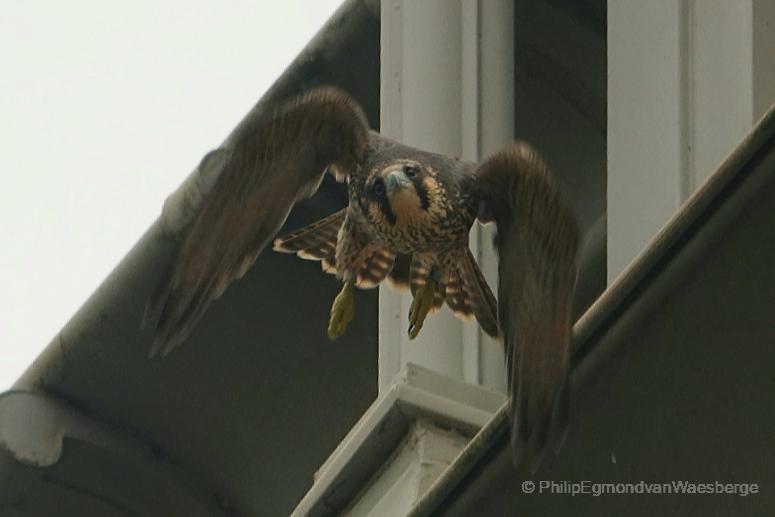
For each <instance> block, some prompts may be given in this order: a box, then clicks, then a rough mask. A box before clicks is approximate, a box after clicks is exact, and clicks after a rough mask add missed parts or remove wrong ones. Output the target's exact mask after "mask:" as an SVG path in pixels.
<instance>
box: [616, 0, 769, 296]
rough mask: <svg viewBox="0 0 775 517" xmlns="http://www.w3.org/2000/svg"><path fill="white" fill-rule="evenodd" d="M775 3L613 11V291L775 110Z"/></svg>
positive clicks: (622, 1)
mask: <svg viewBox="0 0 775 517" xmlns="http://www.w3.org/2000/svg"><path fill="white" fill-rule="evenodd" d="M773 56H775V2H772V1H771V0H737V1H734V2H729V1H726V0H655V1H648V2H643V1H640V0H617V1H616V2H609V3H608V282H609V283H610V282H611V281H612V280H613V279H614V278H616V276H618V275H619V273H621V271H622V270H623V269H624V268H625V267H626V266H627V264H628V263H629V262H630V260H632V259H633V258H634V257H635V256H636V255H637V254H638V253H639V252H640V250H641V249H643V248H644V246H645V245H646V244H647V242H648V241H649V240H650V239H651V237H652V236H653V235H654V234H655V233H656V232H657V231H658V230H659V229H660V228H661V227H662V225H663V224H664V223H665V222H666V221H667V220H668V218H669V217H670V216H672V215H673V213H675V211H676V210H677V209H678V208H679V207H680V206H681V204H682V203H683V202H684V201H685V200H686V198H687V197H688V196H689V195H690V194H691V193H692V192H693V191H694V190H695V189H696V188H697V187H698V186H700V185H701V184H702V183H703V182H704V181H705V179H707V177H708V176H709V175H710V174H712V173H713V172H714V170H715V169H716V167H717V166H718V165H719V164H720V162H721V160H723V159H724V157H725V156H726V155H727V154H729V152H730V151H731V150H732V149H733V147H734V146H735V145H736V144H737V143H738V142H739V141H740V139H741V138H742V137H743V135H745V134H746V133H747V132H748V130H749V129H750V128H751V127H752V126H753V124H754V123H755V122H756V120H757V119H758V118H759V117H760V116H761V115H762V114H763V113H764V111H765V110H766V109H767V108H768V107H769V106H770V104H772V102H773V101H775V58H774V57H773Z"/></svg>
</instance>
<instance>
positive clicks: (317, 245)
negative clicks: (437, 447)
mask: <svg viewBox="0 0 775 517" xmlns="http://www.w3.org/2000/svg"><path fill="white" fill-rule="evenodd" d="M225 151H226V153H227V155H226V158H225V162H224V163H225V165H224V166H223V169H222V172H221V174H220V176H219V177H218V179H217V181H216V183H215V185H214V186H213V188H212V190H211V192H210V193H209V194H208V195H207V197H206V198H205V199H204V201H203V204H202V206H201V209H200V210H199V212H198V214H197V215H196V216H195V218H194V220H193V221H192V223H191V224H190V226H189V228H188V229H187V231H186V234H185V237H184V240H183V242H182V244H181V247H180V249H179V251H178V254H177V256H176V258H175V260H174V263H173V264H172V267H171V269H170V270H169V272H168V274H166V275H165V276H164V278H162V280H161V282H160V284H159V286H158V288H157V289H156V291H155V293H154V294H153V295H152V297H151V299H150V300H149V302H148V307H147V311H146V321H151V322H152V323H154V324H155V335H154V341H153V345H152V348H151V355H155V354H159V353H160V354H167V353H169V352H170V350H172V349H173V348H175V347H176V346H177V345H179V344H180V343H181V342H182V341H184V340H185V338H186V337H187V336H188V334H189V333H190V332H191V330H192V328H193V327H194V325H195V324H196V322H197V321H198V320H199V318H200V317H201V316H202V314H203V313H204V312H205V310H206V309H207V307H208V305H209V304H210V302H212V301H213V300H215V299H216V298H218V297H219V296H220V295H221V294H222V293H223V291H224V290H225V289H226V288H227V286H228V285H229V284H230V283H231V282H232V281H233V280H235V279H238V278H240V277H242V276H243V275H244V274H245V272H246V271H247V270H248V269H249V268H250V266H251V265H252V264H253V262H254V261H255V259H256V257H257V255H258V254H259V253H261V251H262V250H263V249H264V248H265V247H266V246H267V244H268V243H269V242H270V240H271V239H272V238H274V237H275V236H276V234H277V232H278V231H279V229H280V227H281V226H282V224H283V223H284V221H285V220H286V218H287V217H288V213H289V211H290V210H291V208H292V207H293V205H294V204H295V203H296V201H298V200H299V199H301V198H304V197H309V196H311V195H313V194H314V193H315V192H316V191H317V189H318V186H319V185H320V182H321V181H322V179H323V176H324V174H325V173H329V174H333V175H334V177H335V178H336V179H337V180H338V181H341V182H345V183H346V184H347V191H348V198H349V203H348V206H347V207H346V208H344V209H343V210H340V211H339V212H336V213H334V214H332V215H330V216H328V217H326V218H324V219H322V220H320V221H318V222H316V223H314V224H312V225H310V226H308V227H306V228H303V229H301V230H299V231H296V232H294V233H291V234H289V235H285V236H281V237H279V238H275V240H274V249H275V250H277V251H281V252H287V253H296V254H297V255H299V256H301V257H303V258H309V259H315V260H319V261H321V263H322V268H323V270H325V271H326V272H328V273H332V274H334V275H336V277H337V278H339V279H340V280H341V282H342V289H341V291H340V292H339V294H338V295H337V296H336V298H335V299H334V302H333V305H332V308H331V315H330V320H329V326H328V335H329V337H331V338H332V339H333V338H336V337H338V336H340V335H342V334H343V333H344V332H345V329H346V327H347V324H348V322H350V321H351V320H352V318H353V315H354V314H353V305H354V304H353V288H354V287H360V288H370V287H375V286H376V285H378V284H379V283H381V282H382V281H383V280H387V281H388V282H389V283H390V284H392V285H393V286H395V287H398V288H409V289H410V290H411V292H412V294H413V302H412V305H411V308H410V310H409V315H408V318H409V323H408V332H409V335H410V337H412V338H413V337H415V336H417V334H418V333H419V332H420V329H421V328H422V325H423V321H424V320H425V318H426V316H427V315H428V314H429V313H431V312H432V311H435V310H437V309H439V308H440V307H441V305H442V304H444V303H446V304H447V306H448V307H449V308H450V309H451V310H452V311H453V312H454V313H455V314H456V315H458V316H459V317H462V318H471V317H475V318H476V320H477V321H478V322H479V324H480V326H481V327H482V329H483V330H484V331H485V332H486V333H487V334H489V335H491V336H494V337H496V338H498V339H502V340H503V343H504V348H505V353H506V359H507V361H506V362H507V368H508V385H509V396H510V415H511V416H510V419H511V426H512V433H511V437H512V438H511V443H512V451H513V456H514V461H515V464H517V465H518V466H520V467H521V468H522V469H525V470H526V471H527V472H530V473H532V472H534V471H535V470H536V468H537V467H538V466H539V465H540V463H541V461H542V459H543V457H544V452H545V450H546V449H547V445H548V444H549V441H550V435H554V430H555V429H558V428H559V429H562V428H564V423H565V421H566V420H567V410H568V371H569V358H570V333H571V301H572V297H573V291H574V286H575V282H576V253H577V246H578V230H577V227H576V224H575V222H574V220H573V218H572V217H571V215H570V214H569V212H568V211H567V210H566V208H565V207H564V206H563V204H562V202H561V200H560V196H559V192H558V188H557V185H556V182H555V180H554V178H553V176H552V174H551V172H550V171H549V169H548V167H547V166H546V164H545V163H544V162H543V160H542V159H541V157H540V156H539V155H538V154H537V152H536V151H535V150H534V149H533V148H531V147H530V146H529V145H528V144H525V143H521V142H516V143H513V144H511V145H509V146H508V147H506V148H505V149H503V150H501V151H500V152H498V153H496V154H494V155H493V156H491V157H489V158H488V159H486V160H484V161H483V162H481V163H479V164H476V163H469V162H466V161H462V160H459V159H457V158H450V157H447V156H443V155H439V154H434V153H430V152H425V151H422V150H419V149H415V148H412V147H409V146H406V145H402V144H400V143H398V142H395V141H392V140H390V139H387V138H385V137H383V136H381V135H380V134H379V133H376V132H374V131H370V130H369V126H368V124H367V121H366V118H365V116H364V114H363V112H362V110H361V108H360V107H359V106H358V105H357V104H356V102H355V101H354V100H353V99H351V98H350V97H349V96H348V95H347V94H345V93H344V92H342V91H340V90H338V89H335V88H330V87H329V88H319V89H315V90H313V91H311V92H309V93H307V94H306V95H303V96H301V97H298V98H296V99H294V100H291V101H288V102H286V103H284V104H282V105H280V106H278V107H277V108H276V109H274V110H273V111H271V113H269V114H267V115H265V116H262V117H258V118H257V119H256V120H253V121H251V122H250V123H247V124H245V125H244V126H243V127H240V128H239V129H238V132H237V133H236V135H235V137H234V138H233V139H232V140H231V143H230V144H229V145H228V147H227V148H226V149H225ZM476 221H478V222H479V223H487V222H491V221H492V222H494V223H495V225H496V228H497V236H496V237H495V239H494V245H495V247H496V248H497V252H498V300H497V301H496V299H495V297H494V296H493V293H492V292H491V290H490V288H489V287H488V285H487V282H486V281H485V280H484V277H483V275H482V273H481V271H480V270H479V267H478V266H477V264H476V261H475V260H474V258H473V256H472V255H471V252H470V251H469V248H468V235H469V229H470V228H471V226H472V225H473V224H474V222H476ZM550 431H551V432H550Z"/></svg>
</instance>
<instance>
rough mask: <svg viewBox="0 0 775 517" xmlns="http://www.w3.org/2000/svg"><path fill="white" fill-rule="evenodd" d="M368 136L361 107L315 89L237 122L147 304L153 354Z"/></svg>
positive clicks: (345, 169)
mask: <svg viewBox="0 0 775 517" xmlns="http://www.w3.org/2000/svg"><path fill="white" fill-rule="evenodd" d="M368 138H369V130H368V124H367V122H366V118H365V116H364V114H363V112H362V110H361V108H360V107H359V106H358V105H357V104H356V103H355V102H354V101H353V100H352V99H351V98H350V97H348V96H347V95H346V94H345V93H343V92H341V91H339V90H337V89H334V88H321V89H317V90H313V91H312V92H310V93H308V94H306V95H304V96H302V97H299V98H298V99H296V100H293V101H290V102H288V103H286V104H285V105H282V106H280V107H279V108H278V109H276V110H274V111H273V112H272V113H271V114H269V115H267V116H264V117H259V118H258V120H254V121H251V122H249V123H247V124H245V126H244V127H241V128H240V129H239V130H238V132H237V134H236V135H235V137H234V138H233V139H232V142H233V143H232V144H230V145H229V146H228V148H227V149H226V151H227V153H228V155H227V158H226V162H225V166H224V168H223V171H222V173H221V175H220V177H219V178H218V180H217V182H216V184H215V185H214V186H213V189H212V191H211V192H210V193H209V194H208V195H207V197H206V198H205V200H204V203H203V206H202V207H201V209H200V211H199V213H198V214H197V216H196V217H195V218H194V220H193V222H192V224H191V226H190V228H189V229H188V231H187V233H186V236H185V239H184V241H183V243H182V245H181V248H180V250H179V252H178V255H177V257H176V259H175V261H174V263H173V265H172V267H171V269H170V271H169V273H168V274H167V275H166V276H165V277H164V278H163V279H162V280H161V283H160V284H159V287H158V288H157V290H156V292H155V294H154V295H153V296H152V298H151V300H150V301H149V303H148V307H147V310H146V321H148V320H150V321H154V320H155V321H156V322H157V323H156V333H155V336H154V342H153V345H152V347H151V352H150V353H151V355H155V354H156V353H163V354H166V353H167V352H169V351H170V350H171V349H173V348H174V347H175V346H177V345H178V344H180V343H181V342H182V341H183V340H184V339H185V338H186V337H187V336H188V334H189V333H190V331H191V329H192V328H193V326H194V325H195V324H196V322H197V321H198V320H199V318H200V317H201V316H202V314H203V313H204V311H205V310H206V309H207V307H208V305H209V304H210V302H211V301H212V300H214V299H216V298H218V297H219V296H220V295H221V293H223V291H224V289H226V287H227V286H228V285H229V284H230V283H231V282H232V281H233V280H234V279H236V278H240V277H241V276H242V275H243V274H244V273H245V272H246V270H247V269H248V268H249V267H250V266H251V265H252V264H253V262H254V261H255V259H256V257H257V256H258V254H259V253H260V252H261V250H263V249H264V247H265V246H266V244H267V243H268V242H269V240H270V239H271V238H272V237H274V235H275V234H276V233H277V231H278V230H279V229H280V227H281V226H282V224H283V222H284V221H285V219H286V218H287V217H288V213H289V211H290V210H291V207H292V206H293V204H294V203H295V202H296V201H297V200H298V199H300V198H303V197H308V196H311V195H312V194H314V193H315V192H316V191H317V189H318V186H319V185H320V181H321V180H322V178H323V174H324V172H325V171H326V169H327V168H328V169H330V170H331V171H333V172H334V173H335V174H336V175H337V179H339V180H342V179H344V178H345V177H346V176H347V175H348V174H350V173H352V172H354V171H355V169H356V167H357V164H358V163H359V161H360V160H361V158H362V155H363V152H364V149H365V146H366V144H367V141H368Z"/></svg>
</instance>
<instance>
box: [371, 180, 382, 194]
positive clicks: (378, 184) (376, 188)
mask: <svg viewBox="0 0 775 517" xmlns="http://www.w3.org/2000/svg"><path fill="white" fill-rule="evenodd" d="M371 190H372V191H373V192H374V193H375V194H376V195H378V196H384V195H385V182H384V181H382V178H377V179H376V180H375V181H374V184H373V185H372V186H371Z"/></svg>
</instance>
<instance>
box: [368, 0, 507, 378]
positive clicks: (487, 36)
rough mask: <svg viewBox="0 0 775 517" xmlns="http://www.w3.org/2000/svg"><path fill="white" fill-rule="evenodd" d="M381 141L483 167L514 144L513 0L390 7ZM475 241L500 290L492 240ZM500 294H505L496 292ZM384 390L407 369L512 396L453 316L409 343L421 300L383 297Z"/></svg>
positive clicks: (387, 2) (437, 320)
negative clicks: (486, 157)
mask: <svg viewBox="0 0 775 517" xmlns="http://www.w3.org/2000/svg"><path fill="white" fill-rule="evenodd" d="M381 17H382V33H381V38H382V43H381V44H382V55H381V68H382V74H381V75H382V79H381V106H380V107H381V117H382V120H381V131H382V133H383V134H385V135H386V136H389V137H391V138H395V139H396V140H399V141H401V142H404V143H406V144H408V145H412V146H415V147H419V148H422V149H425V150H428V151H434V152H440V153H444V154H449V155H454V156H462V157H463V158H466V159H469V160H476V159H478V158H479V157H480V155H481V154H482V153H489V152H491V151H493V150H495V149H497V148H498V147H500V146H501V145H503V144H504V143H506V142H508V141H509V140H510V139H511V138H512V135H513V120H514V115H513V114H514V101H513V96H514V93H513V92H514V79H513V66H514V65H513V63H514V59H513V56H514V51H513V40H514V37H513V6H512V3H511V2H510V1H508V0H486V1H482V0H423V1H415V0H383V1H382V4H381ZM487 232H488V230H486V231H485V232H483V233H482V235H480V231H479V229H478V228H475V229H474V230H473V232H472V246H473V250H474V255H475V256H477V258H478V259H479V260H480V264H483V270H484V272H485V275H486V276H487V278H488V280H490V281H491V285H492V286H493V288H494V287H495V285H496V284H495V283H494V281H495V278H496V270H495V258H494V254H493V253H492V251H491V248H492V245H491V238H490V237H489V236H485V235H484V233H487ZM493 290H494V291H495V289H493ZM379 304H380V309H379V310H380V321H379V338H380V343H379V350H380V351H379V388H380V392H383V391H384V390H385V388H386V387H388V386H389V385H390V383H391V381H392V380H393V378H394V377H395V375H396V374H397V373H398V372H399V370H400V369H401V368H402V367H403V366H404V365H405V364H407V363H414V364H418V365H420V366H423V367H425V368H429V369H431V370H435V371H437V372H439V373H442V374H444V375H446V376H448V377H451V378H454V379H459V380H465V381H467V382H470V383H474V384H484V385H486V386H489V387H492V388H496V389H501V390H503V389H505V376H504V373H503V371H504V368H503V351H502V348H501V346H500V345H499V344H497V343H495V342H490V340H489V338H487V337H486V336H484V335H482V333H481V331H480V330H479V329H478V325H477V324H475V323H463V322H461V321H460V320H458V319H456V318H455V317H454V316H453V315H452V314H451V312H450V311H449V310H448V309H447V308H446V307H444V308H443V309H442V311H441V312H440V313H439V314H437V315H435V316H430V317H429V318H428V319H427V320H426V322H425V325H424V327H423V329H422V331H421V332H420V335H419V336H418V337H417V338H416V339H415V340H412V341H410V340H409V339H408V336H407V329H408V313H409V307H410V305H411V296H410V295H408V294H399V293H396V292H394V291H392V290H390V288H388V287H382V288H380V301H379Z"/></svg>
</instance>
